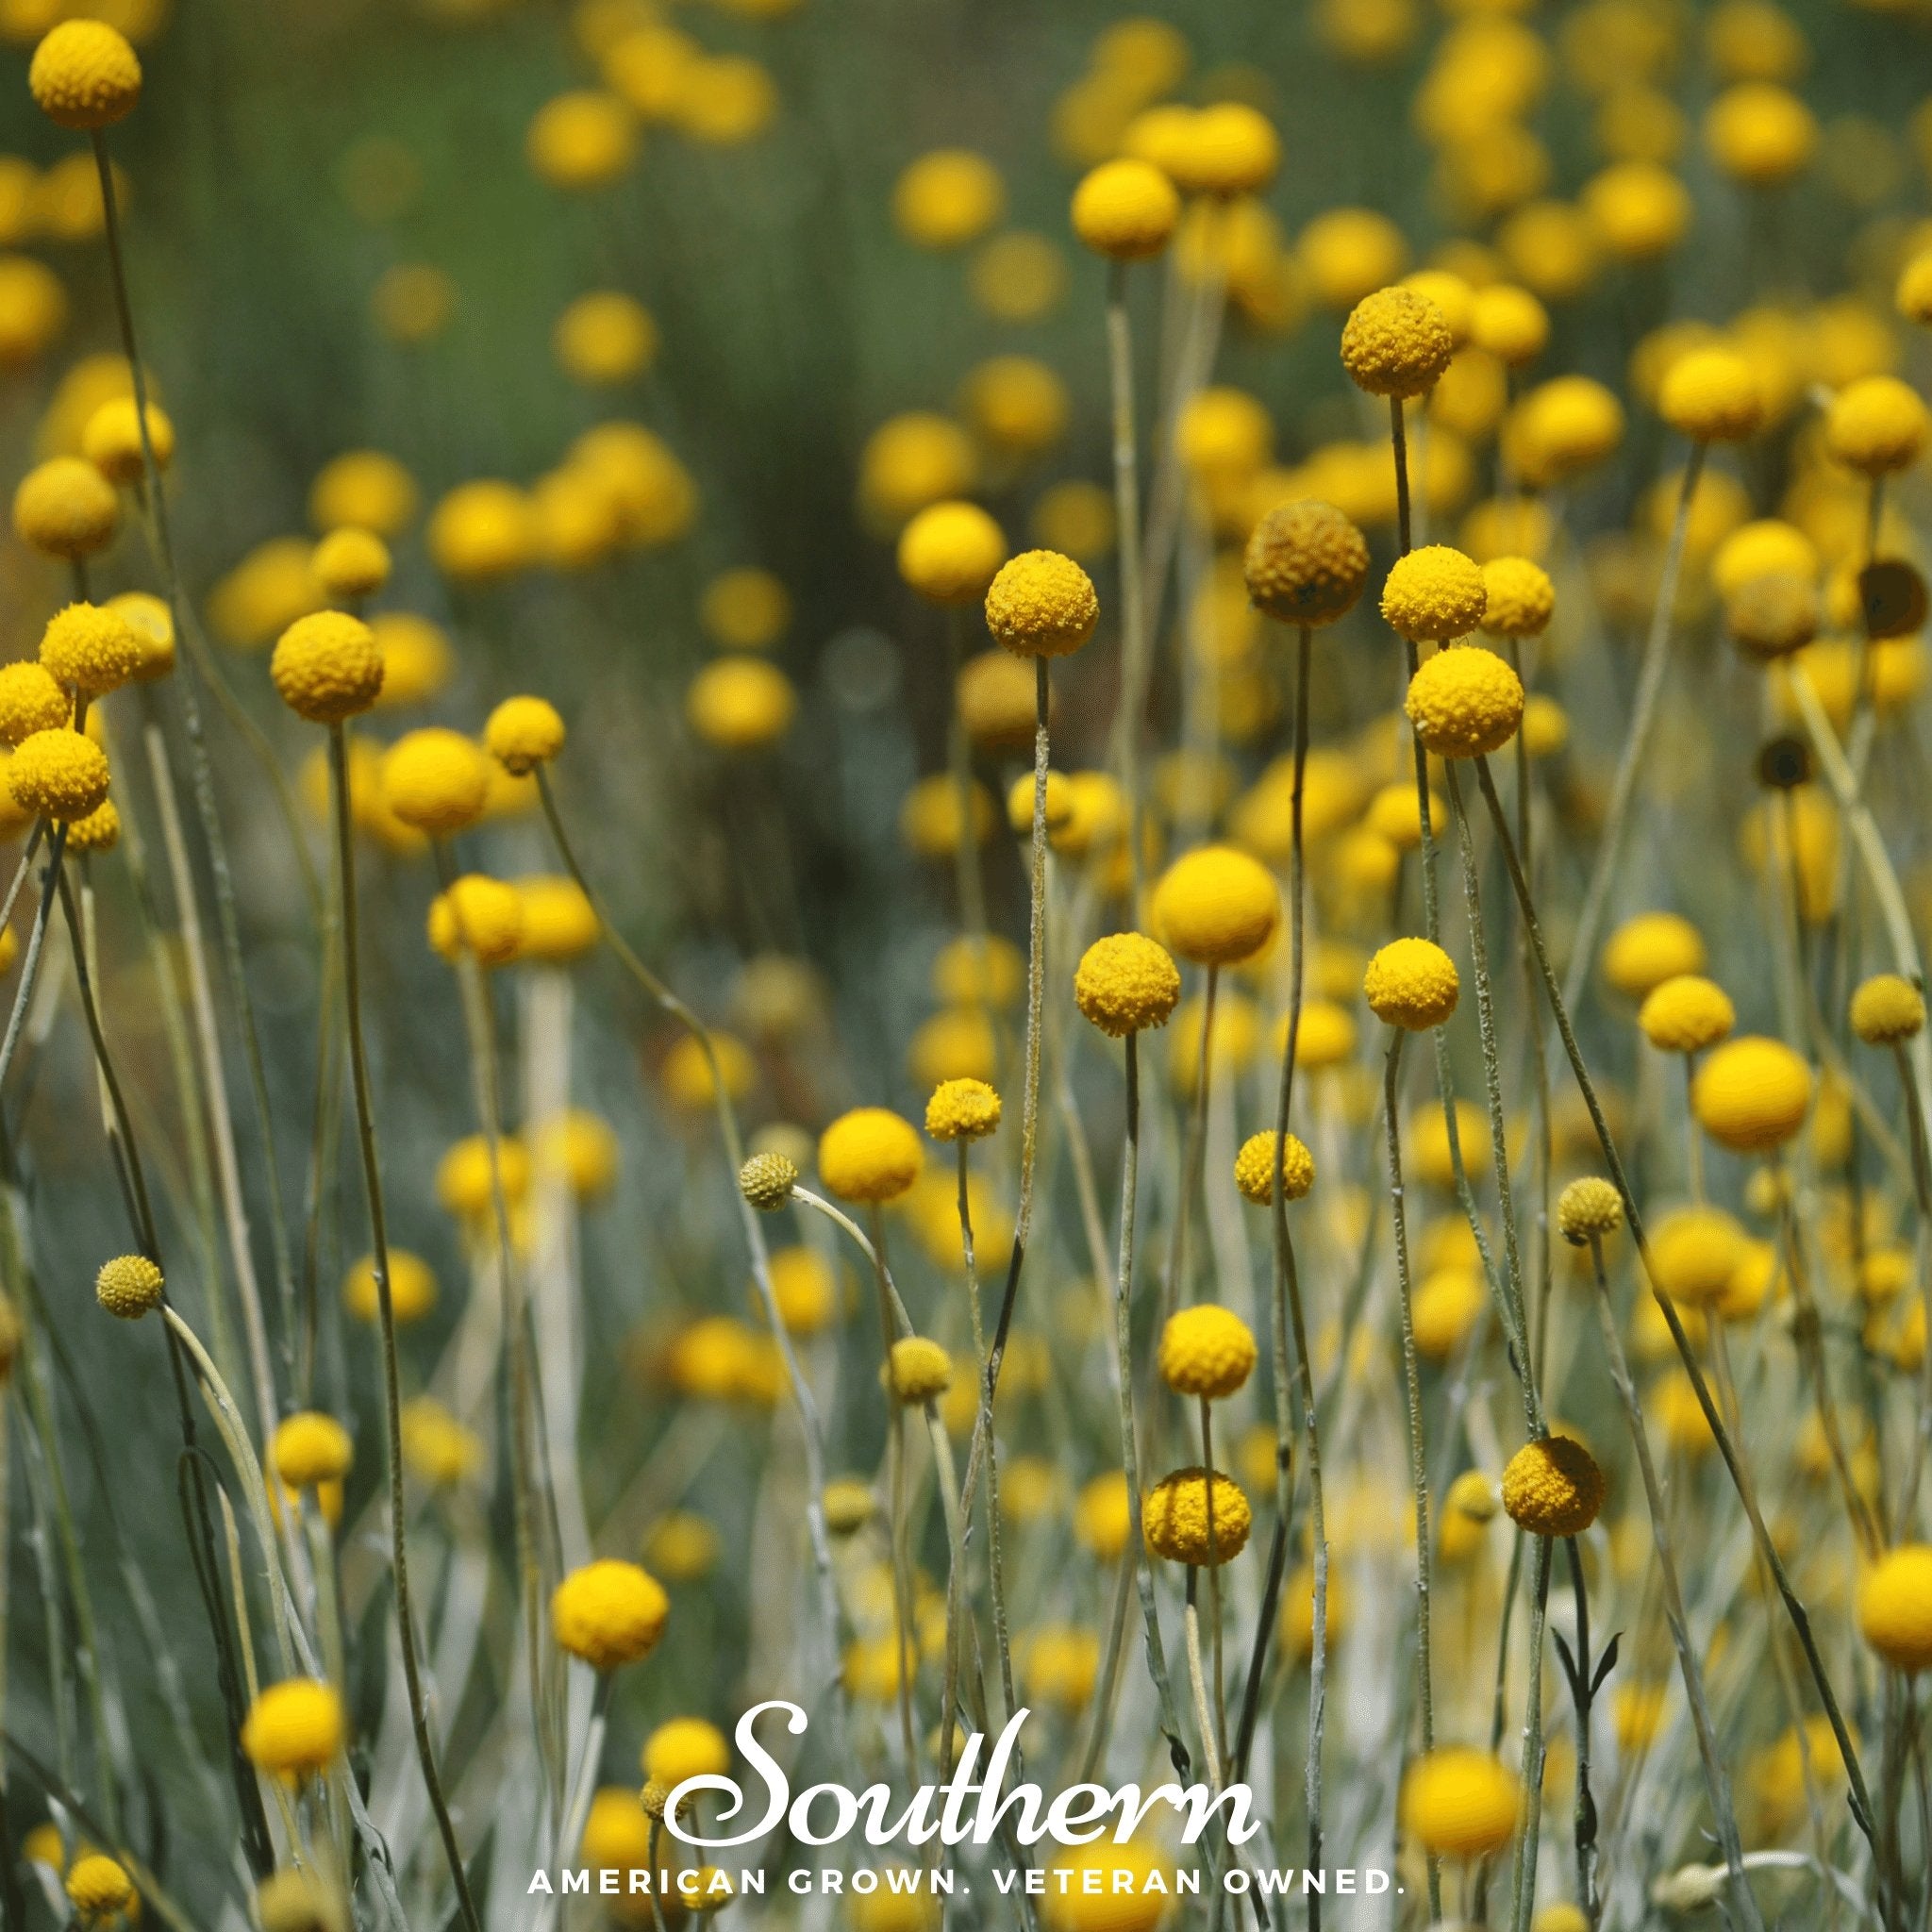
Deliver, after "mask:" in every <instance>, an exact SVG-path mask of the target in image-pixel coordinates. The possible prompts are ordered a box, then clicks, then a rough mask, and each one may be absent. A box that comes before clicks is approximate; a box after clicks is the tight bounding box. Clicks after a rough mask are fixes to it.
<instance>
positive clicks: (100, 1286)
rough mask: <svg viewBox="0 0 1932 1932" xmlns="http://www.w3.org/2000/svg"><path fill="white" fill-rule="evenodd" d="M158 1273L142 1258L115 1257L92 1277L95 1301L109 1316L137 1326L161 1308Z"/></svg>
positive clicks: (160, 1288)
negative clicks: (135, 1323) (151, 1312)
mask: <svg viewBox="0 0 1932 1932" xmlns="http://www.w3.org/2000/svg"><path fill="white" fill-rule="evenodd" d="M165 1287H166V1284H165V1282H164V1281H163V1280H162V1277H161V1271H160V1270H159V1268H158V1267H157V1266H156V1265H155V1264H154V1262H152V1261H150V1260H149V1259H148V1257H146V1256H145V1255H117V1256H116V1257H114V1258H113V1259H112V1260H111V1261H104V1262H102V1264H101V1270H100V1273H99V1274H96V1275H95V1276H94V1299H95V1300H96V1301H97V1302H99V1303H100V1305H101V1306H102V1307H104V1308H106V1309H107V1311H108V1314H110V1315H118V1316H119V1317H120V1318H121V1319H122V1320H123V1321H124V1322H136V1321H139V1320H140V1319H141V1317H142V1316H143V1315H145V1314H146V1313H147V1312H148V1311H149V1310H150V1309H151V1308H158V1307H160V1305H161V1296H162V1293H163V1291H164V1289H165Z"/></svg>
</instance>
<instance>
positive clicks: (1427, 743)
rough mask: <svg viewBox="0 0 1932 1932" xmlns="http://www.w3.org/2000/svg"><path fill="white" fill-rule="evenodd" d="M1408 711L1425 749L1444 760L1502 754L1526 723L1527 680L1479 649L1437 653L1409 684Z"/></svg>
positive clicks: (1472, 646)
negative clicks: (1524, 711) (1524, 693)
mask: <svg viewBox="0 0 1932 1932" xmlns="http://www.w3.org/2000/svg"><path fill="white" fill-rule="evenodd" d="M1403 709H1404V710H1405V711H1406V712H1407V714H1408V722H1409V723H1410V724H1412V725H1414V727H1415V735H1416V736H1417V738H1419V739H1420V740H1421V741H1422V742H1423V744H1424V747H1425V748H1426V749H1428V750H1429V751H1432V752H1434V753H1435V754H1436V756H1437V757H1438V758H1482V757H1486V756H1487V755H1488V754H1489V753H1491V752H1492V751H1499V750H1501V749H1502V747H1503V746H1504V745H1506V744H1507V743H1508V742H1509V741H1510V740H1511V739H1512V738H1514V737H1515V735H1516V727H1517V725H1518V724H1521V723H1522V722H1523V680H1522V679H1521V678H1520V677H1518V676H1517V675H1516V673H1515V672H1514V671H1513V670H1512V669H1511V668H1510V666H1509V665H1508V664H1507V663H1506V662H1505V661H1504V660H1503V659H1502V658H1499V657H1498V656H1497V655H1496V654H1495V652H1493V651H1488V650H1485V649H1484V648H1483V647H1482V646H1481V645H1480V644H1461V645H1457V647H1456V648H1455V649H1454V650H1444V651H1438V652H1437V653H1436V655H1435V656H1434V657H1433V658H1430V659H1429V660H1428V662H1427V663H1425V664H1424V665H1423V666H1422V667H1421V668H1420V669H1419V670H1418V671H1417V672H1416V675H1414V676H1413V677H1412V678H1410V679H1409V681H1408V695H1407V697H1406V698H1405V699H1404V700H1403Z"/></svg>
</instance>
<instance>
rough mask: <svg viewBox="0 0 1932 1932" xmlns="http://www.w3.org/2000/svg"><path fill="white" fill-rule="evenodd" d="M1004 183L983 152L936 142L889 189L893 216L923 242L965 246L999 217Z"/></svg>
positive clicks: (1004, 200)
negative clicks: (978, 152)
mask: <svg viewBox="0 0 1932 1932" xmlns="http://www.w3.org/2000/svg"><path fill="white" fill-rule="evenodd" d="M1006 203H1007V190H1006V184H1005V183H1004V182H1003V181H1002V180H1001V179H1000V172H999V170H998V169H997V168H995V167H994V166H993V164H992V163H991V161H990V160H988V159H987V158H986V157H985V156H984V155H981V154H975V153H974V151H973V150H972V149H971V148H963V147H942V148H935V149H933V151H932V152H931V153H930V154H924V155H921V156H920V157H919V158H918V159H917V160H915V161H912V162H909V163H908V165H907V167H906V169H905V171H904V172H903V173H902V174H901V175H900V176H899V179H898V181H897V183H896V184H895V185H894V187H893V190H892V220H893V222H894V223H895V224H896V225H897V226H898V229H899V232H900V233H901V234H902V235H904V236H905V237H906V239H907V240H908V242H913V243H915V244H916V245H917V246H919V247H921V248H932V249H939V250H947V249H954V248H963V247H964V246H965V245H966V244H967V242H976V241H977V240H978V239H979V237H980V236H982V235H983V234H985V233H986V231H987V230H988V229H989V228H990V227H991V226H992V225H993V224H994V223H995V222H996V221H998V220H999V218H1000V213H1001V210H1002V209H1003V208H1005V207H1006Z"/></svg>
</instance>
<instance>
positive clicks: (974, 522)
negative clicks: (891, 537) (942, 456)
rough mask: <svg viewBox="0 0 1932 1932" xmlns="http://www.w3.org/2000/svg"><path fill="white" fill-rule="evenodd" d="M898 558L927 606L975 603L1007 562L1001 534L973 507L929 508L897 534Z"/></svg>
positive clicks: (955, 504)
mask: <svg viewBox="0 0 1932 1932" xmlns="http://www.w3.org/2000/svg"><path fill="white" fill-rule="evenodd" d="M898 559H899V575H900V576H901V577H902V578H904V579H905V581H906V583H907V584H908V585H909V586H910V587H911V589H913V590H914V591H918V593H919V594H920V595H921V596H922V597H924V598H925V599H926V600H927V602H929V603H933V604H953V605H963V604H975V603H977V602H978V601H979V600H980V599H981V598H983V597H984V596H985V595H986V593H987V591H988V590H989V589H990V588H991V584H992V580H993V578H994V577H995V576H997V575H999V569H1000V566H1001V565H1002V564H1003V563H1004V562H1005V561H1006V560H1007V539H1006V533H1005V532H1004V531H1003V530H1002V529H1001V528H1000V526H999V525H998V524H996V523H995V522H994V521H993V520H992V518H991V517H990V516H989V515H988V514H987V513H986V511H985V510H983V509H981V508H980V507H979V506H978V505H977V504H976V503H964V502H946V503H934V504H928V505H927V506H926V508H924V509H923V510H921V511H920V512H919V514H918V515H917V516H915V517H914V518H913V519H912V521H911V522H910V523H908V525H906V527H905V528H904V529H903V530H902V531H901V532H900V533H899V553H898ZM1076 568H1077V566H1076Z"/></svg>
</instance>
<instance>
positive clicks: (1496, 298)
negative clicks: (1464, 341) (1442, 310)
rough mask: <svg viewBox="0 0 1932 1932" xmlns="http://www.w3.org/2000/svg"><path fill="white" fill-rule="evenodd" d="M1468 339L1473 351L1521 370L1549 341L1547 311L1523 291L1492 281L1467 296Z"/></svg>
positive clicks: (1510, 285)
mask: <svg viewBox="0 0 1932 1932" xmlns="http://www.w3.org/2000/svg"><path fill="white" fill-rule="evenodd" d="M1469 336H1470V341H1473V342H1474V344H1475V345H1476V347H1477V348H1479V349H1487V350H1488V351H1489V352H1490V354H1491V355H1492V356H1495V357H1497V358H1500V359H1501V360H1502V361H1504V362H1507V364H1508V365H1509V367H1510V368H1512V369H1522V368H1524V367H1525V366H1526V365H1527V364H1529V363H1531V362H1534V361H1535V360H1536V358H1538V357H1539V356H1541V354H1542V352H1543V346H1544V344H1545V343H1546V342H1548V341H1549V339H1550V317H1549V311H1548V310H1547V309H1545V308H1544V307H1543V305H1542V304H1541V302H1539V301H1538V300H1537V298H1536V297H1535V296H1534V295H1532V294H1531V293H1530V292H1529V291H1528V290H1527V289H1519V288H1517V287H1516V286H1515V285H1514V284H1513V283H1509V282H1496V283H1493V284H1491V286H1490V287H1489V288H1486V289H1477V290H1476V291H1474V294H1473V295H1472V296H1471V298H1470V308H1469Z"/></svg>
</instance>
